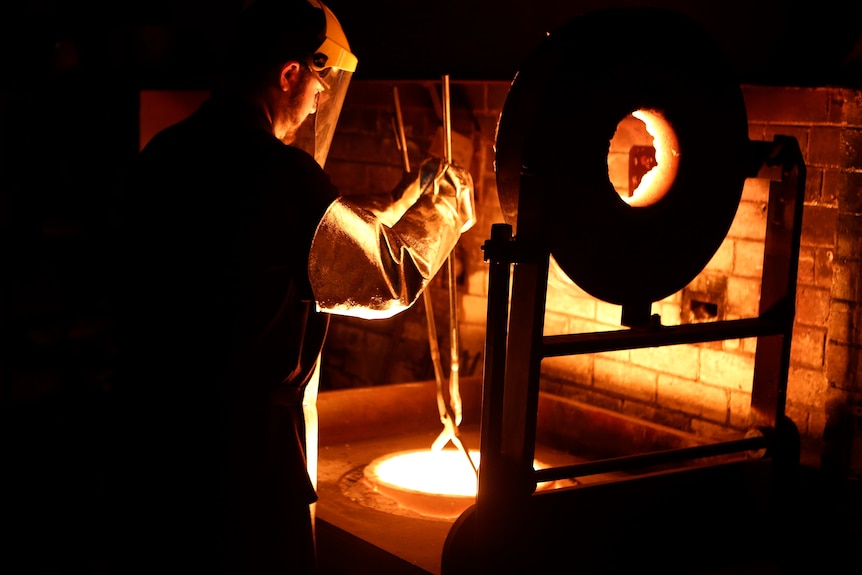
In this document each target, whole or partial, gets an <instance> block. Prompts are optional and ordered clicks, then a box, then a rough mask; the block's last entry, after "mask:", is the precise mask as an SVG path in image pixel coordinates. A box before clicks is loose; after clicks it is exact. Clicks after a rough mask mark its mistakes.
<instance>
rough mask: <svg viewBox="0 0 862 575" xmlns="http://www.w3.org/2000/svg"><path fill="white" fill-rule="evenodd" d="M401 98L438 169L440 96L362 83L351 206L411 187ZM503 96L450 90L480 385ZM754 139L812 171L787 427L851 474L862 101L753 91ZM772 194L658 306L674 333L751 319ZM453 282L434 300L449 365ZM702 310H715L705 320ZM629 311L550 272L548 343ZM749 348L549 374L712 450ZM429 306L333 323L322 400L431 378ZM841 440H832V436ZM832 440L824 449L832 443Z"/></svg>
mask: <svg viewBox="0 0 862 575" xmlns="http://www.w3.org/2000/svg"><path fill="white" fill-rule="evenodd" d="M393 86H397V87H398V92H399V97H400V102H401V106H402V112H403V117H404V124H405V131H406V133H407V137H408V151H409V155H410V158H411V162H413V163H414V164H415V163H416V162H418V161H420V160H421V158H423V157H424V156H425V155H426V154H429V153H434V154H437V155H439V154H440V153H441V150H442V147H441V127H442V114H441V110H442V107H441V104H440V96H439V94H440V82H439V81H424V82H406V81H405V82H385V81H365V82H363V81H356V82H354V84H353V85H352V86H351V88H350V90H351V91H350V94H349V95H348V98H347V101H346V103H345V109H344V112H343V114H342V117H341V120H340V122H339V128H338V129H339V131H338V133H337V135H336V138H335V140H334V142H333V148H332V151H331V153H330V156H329V160H328V164H327V171H329V172H330V173H331V175H332V177H333V179H334V181H335V182H336V184H338V185H339V186H340V187H341V188H342V190H343V191H344V192H345V193H348V194H350V193H367V192H381V193H382V192H386V191H388V190H390V189H391V188H392V187H393V186H394V185H395V183H396V182H397V181H398V179H399V177H400V175H401V164H400V158H401V157H400V152H399V150H398V148H397V145H396V139H395V129H394V104H393V97H392V87H393ZM508 88H509V84H508V83H507V82H481V81H455V80H453V81H452V83H451V88H450V94H451V109H452V125H453V132H454V137H453V148H454V150H455V158H456V161H458V162H459V163H460V164H462V165H465V166H467V167H469V169H470V171H471V173H472V175H473V179H474V182H475V184H476V196H477V206H478V212H479V221H478V224H477V225H476V226H475V227H474V228H473V229H472V230H470V231H469V232H468V233H467V234H465V236H464V237H463V238H462V240H461V242H460V243H459V246H458V248H457V251H456V254H455V256H454V257H456V262H457V270H458V272H457V276H456V277H457V280H458V282H457V286H458V295H459V299H458V306H459V320H458V324H459V334H460V341H461V352H460V353H461V366H462V373H463V374H464V375H479V374H481V370H482V353H483V349H484V326H485V306H486V294H487V266H486V264H485V262H484V261H483V254H482V250H481V246H482V243H483V242H484V241H485V240H486V239H487V238H488V237H489V236H490V228H491V225H492V224H494V223H499V222H502V221H503V217H502V214H501V211H500V208H499V205H498V201H497V195H496V179H495V173H494V148H493V144H494V136H495V130H496V123H497V118H498V116H499V113H500V111H501V109H502V106H503V103H504V102H505V98H506V95H507V93H508ZM743 94H744V97H745V101H746V106H747V109H748V116H749V137H750V138H751V139H752V140H766V141H771V140H772V139H773V136H775V135H777V134H780V135H786V136H793V137H795V138H796V139H797V140H798V141H799V144H800V148H801V150H802V152H803V156H804V159H805V162H806V166H807V181H806V198H805V206H804V217H803V231H802V247H801V255H800V262H799V279H798V281H799V285H798V297H797V316H796V322H795V325H794V332H793V343H792V351H791V372H790V378H789V381H788V398H787V413H788V415H789V416H790V417H791V418H792V419H793V421H794V422H795V423H796V425H797V426H798V427H799V429H800V432H801V433H802V435H803V439H804V442H805V445H806V447H807V453H808V454H809V455H810V456H811V457H812V458H814V459H816V458H817V457H818V456H819V455H823V456H825V457H827V458H830V457H835V458H838V459H842V458H843V459H845V460H846V458H847V457H849V455H850V451H851V450H852V448H853V447H852V444H853V437H852V433H848V431H846V430H848V429H852V425H851V426H849V427H848V422H852V420H853V419H852V413H853V410H854V408H855V406H856V405H858V404H859V403H860V402H862V383H860V380H859V375H858V374H859V368H860V361H862V360H860V357H862V355H860V353H859V350H860V346H862V307H860V298H862V287H860V277H862V275H860V260H862V258H860V253H862V249H860V248H862V219H861V218H860V213H862V94H860V93H859V92H858V91H852V90H847V89H837V88H805V89H802V88H779V87H762V86H744V87H743ZM767 192H768V182H767V181H765V180H757V179H751V180H747V181H746V185H745V187H744V190H743V195H742V201H741V203H740V205H739V209H738V212H737V216H736V218H735V220H734V222H733V225H732V226H731V229H730V231H729V233H728V235H727V237H726V239H725V241H724V243H723V244H722V245H721V247H720V248H719V249H718V251H717V253H716V254H715V256H714V257H713V258H712V260H711V261H710V262H709V264H708V265H707V266H706V267H705V268H704V270H703V271H702V272H701V273H700V274H699V275H698V276H697V278H695V279H694V280H693V281H692V283H691V284H690V285H689V286H687V287H686V288H685V289H683V290H681V291H680V292H679V293H676V294H673V295H672V296H669V297H668V298H666V299H665V300H663V301H660V302H655V303H654V305H653V313H658V314H660V315H661V317H662V322H663V323H664V324H667V325H672V324H676V323H680V322H684V321H692V317H693V316H695V315H696V314H698V313H702V312H703V310H704V309H706V310H707V313H708V314H717V315H718V318H719V319H734V318H742V317H752V316H754V315H756V313H757V309H758V308H757V306H758V298H759V294H760V271H761V264H762V257H763V234H764V231H765V227H766V222H765V217H766V199H767ZM447 282H448V278H447V277H446V272H445V268H444V270H442V271H441V273H440V275H439V276H438V277H437V278H436V279H435V280H434V282H433V283H432V287H431V292H432V294H433V302H434V307H435V314H436V318H437V319H436V322H435V323H436V327H437V332H438V335H439V337H440V349H441V350H443V355H444V358H443V363H444V367H445V366H446V364H447V361H448V355H447V354H446V350H448V349H449V347H448V329H449V318H448V314H449V305H448V299H447V298H448V291H447V285H448V284H447ZM704 305H706V306H707V307H702V306H704ZM619 326H620V308H619V307H618V306H615V305H612V304H609V303H606V302H603V301H600V300H597V299H595V298H593V297H591V296H590V295H588V294H586V293H585V292H584V291H583V290H581V289H580V288H578V287H577V286H575V285H574V284H572V283H571V281H569V280H568V278H566V277H565V275H564V274H563V273H562V272H561V271H560V270H559V269H558V268H556V266H552V269H551V279H550V281H549V287H548V298H547V313H546V318H545V333H546V334H562V333H579V332H586V331H600V330H610V329H617V328H619ZM754 348H755V341H754V339H745V340H727V341H720V342H710V343H704V344H699V345H678V346H668V347H662V348H651V349H637V350H624V351H615V352H607V353H599V354H593V355H581V356H567V357H559V358H547V359H545V360H544V362H543V365H542V373H543V379H542V386H543V389H544V390H545V391H547V392H550V393H555V394H559V395H563V396H566V397H569V398H572V399H576V400H579V401H583V402H586V403H590V404H593V405H598V406H601V407H606V408H610V409H613V410H614V411H616V412H618V413H622V414H626V415H630V416H635V417H639V418H642V419H646V420H649V421H652V422H656V423H660V424H664V425H667V426H670V427H673V428H675V429H680V430H684V431H688V432H693V433H696V434H698V435H702V436H706V437H728V436H732V435H734V434H738V433H741V432H744V431H745V429H746V428H747V425H748V410H749V405H750V401H751V387H752V373H753V366H754ZM428 350H429V345H428V325H427V321H426V319H425V311H424V305H423V303H422V300H420V301H419V302H417V304H416V305H415V306H414V307H413V308H411V309H410V310H408V311H407V312H405V313H403V314H401V315H400V316H397V317H395V318H392V319H391V320H385V321H381V322H368V321H363V320H350V319H346V318H336V319H335V321H334V322H333V326H332V332H331V335H330V339H329V341H328V343H327V348H326V350H325V352H324V375H323V382H322V385H323V387H324V389H332V388H338V387H354V386H364V385H377V384H385V383H391V382H398V381H410V380H420V379H430V378H433V371H432V369H431V363H430V356H429V353H428ZM832 430H835V431H836V433H831V432H830V431H832ZM824 438H825V439H824Z"/></svg>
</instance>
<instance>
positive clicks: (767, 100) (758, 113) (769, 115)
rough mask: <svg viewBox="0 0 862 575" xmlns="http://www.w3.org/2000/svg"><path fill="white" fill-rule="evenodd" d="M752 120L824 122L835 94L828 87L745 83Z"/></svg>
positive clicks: (750, 118)
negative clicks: (772, 85) (785, 86)
mask: <svg viewBox="0 0 862 575" xmlns="http://www.w3.org/2000/svg"><path fill="white" fill-rule="evenodd" d="M742 94H743V98H744V99H745V107H746V110H747V112H748V118H749V121H750V122H771V123H774V122H794V123H805V124H811V123H822V122H825V121H826V120H827V111H828V109H829V102H830V100H831V98H832V94H831V93H830V92H829V90H825V89H816V88H814V89H812V88H800V89H796V88H783V87H770V86H743V87H742Z"/></svg>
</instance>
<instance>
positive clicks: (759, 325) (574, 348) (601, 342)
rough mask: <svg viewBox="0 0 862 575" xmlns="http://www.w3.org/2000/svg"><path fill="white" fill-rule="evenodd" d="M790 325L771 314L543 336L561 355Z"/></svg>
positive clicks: (552, 353)
mask: <svg viewBox="0 0 862 575" xmlns="http://www.w3.org/2000/svg"><path fill="white" fill-rule="evenodd" d="M791 317H792V316H791ZM787 325H788V323H787V322H786V321H783V318H781V317H779V316H777V315H773V316H769V317H766V316H761V317H756V318H745V319H735V320H724V321H716V322H707V323H694V324H686V325H677V326H659V327H656V328H648V329H630V330H629V329H624V330H616V331H599V332H590V333H578V334H566V335H546V336H544V337H543V338H542V353H543V357H557V356H562V355H577V354H583V353H597V352H601V351H616V350H621V349H635V348H641V347H657V346H662V345H677V344H683V343H701V342H706V341H719V340H724V339H736V338H746V337H756V336H764V335H777V334H781V333H784V331H785V328H786V326H787Z"/></svg>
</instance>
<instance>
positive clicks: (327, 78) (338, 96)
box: [293, 67, 353, 168]
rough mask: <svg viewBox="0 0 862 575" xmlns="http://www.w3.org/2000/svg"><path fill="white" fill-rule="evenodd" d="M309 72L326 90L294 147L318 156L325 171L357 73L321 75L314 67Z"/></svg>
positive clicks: (326, 71)
mask: <svg viewBox="0 0 862 575" xmlns="http://www.w3.org/2000/svg"><path fill="white" fill-rule="evenodd" d="M308 69H309V70H310V71H311V74H313V75H315V76H316V77H317V79H318V81H319V82H320V83H321V85H322V86H323V87H324V90H323V91H322V92H320V93H319V94H318V95H317V111H316V112H315V113H314V114H311V115H310V116H309V117H308V118H307V119H306V120H305V122H303V123H302V126H300V128H299V131H298V132H297V134H296V140H294V142H293V145H294V146H296V147H297V148H302V149H303V150H305V151H306V152H308V153H309V154H311V155H312V156H314V159H315V160H317V163H318V164H320V167H321V168H322V167H324V166H325V165H326V156H327V155H328V154H329V146H330V144H332V137H333V136H334V135H335V125H336V124H337V123H338V116H339V115H340V114H341V106H342V105H343V104H344V97H345V96H346V95H347V86H348V85H349V84H350V78H351V77H352V76H353V72H348V71H347V70H339V69H336V68H325V69H323V70H320V71H315V69H314V68H313V67H309V68H308Z"/></svg>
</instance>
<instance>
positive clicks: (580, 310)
mask: <svg viewBox="0 0 862 575" xmlns="http://www.w3.org/2000/svg"><path fill="white" fill-rule="evenodd" d="M545 307H546V308H547V309H548V310H549V311H556V312H559V313H564V314H566V315H569V316H576V317H582V318H587V319H595V317H596V301H595V300H594V299H590V298H587V297H581V296H577V295H574V294H571V293H568V292H564V291H560V290H551V289H549V290H548V296H547V300H546V303H545Z"/></svg>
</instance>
